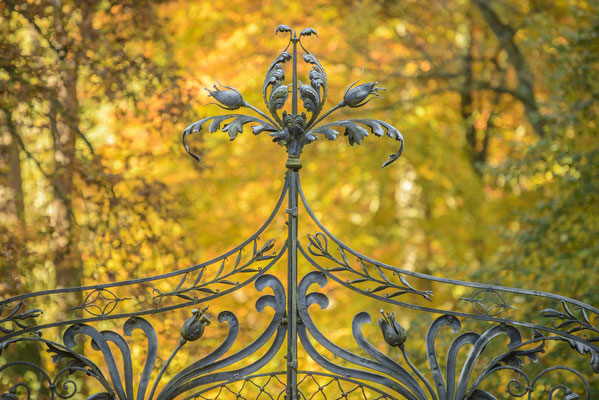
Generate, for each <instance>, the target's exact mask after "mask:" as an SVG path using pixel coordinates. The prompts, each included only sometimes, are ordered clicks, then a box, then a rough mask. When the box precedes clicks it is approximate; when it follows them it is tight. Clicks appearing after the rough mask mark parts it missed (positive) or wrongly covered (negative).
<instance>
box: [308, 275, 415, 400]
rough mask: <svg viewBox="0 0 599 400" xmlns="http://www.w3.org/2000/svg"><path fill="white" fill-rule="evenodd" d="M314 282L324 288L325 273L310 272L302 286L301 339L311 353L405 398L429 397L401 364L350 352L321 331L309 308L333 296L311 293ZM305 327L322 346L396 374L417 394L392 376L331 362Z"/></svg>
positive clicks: (322, 304) (338, 370)
mask: <svg viewBox="0 0 599 400" xmlns="http://www.w3.org/2000/svg"><path fill="white" fill-rule="evenodd" d="M314 283H316V284H318V285H320V287H324V285H325V284H326V278H325V276H324V275H322V274H321V273H320V272H310V273H308V274H307V275H306V276H304V277H303V278H302V280H301V281H300V284H299V286H298V307H299V313H300V316H301V319H302V322H303V325H302V326H301V329H302V332H301V334H300V338H301V340H302V345H303V346H304V348H305V349H306V351H307V352H308V354H310V356H311V357H312V358H313V359H314V360H315V361H317V362H318V363H319V364H321V365H322V366H325V365H326V366H325V368H327V369H329V370H331V371H333V372H336V373H341V372H344V373H345V374H348V373H349V374H351V375H353V376H359V377H361V378H363V379H368V378H370V379H369V380H372V381H374V382H377V383H380V384H383V385H385V386H387V387H389V388H391V389H393V390H395V391H397V392H398V393H400V394H402V395H403V396H404V397H406V398H408V399H413V400H426V394H425V393H424V391H423V390H422V389H421V388H420V386H419V385H418V383H417V382H416V381H415V380H414V379H413V378H412V377H411V376H410V374H409V373H408V372H407V371H406V370H404V369H403V368H401V367H400V366H399V365H398V364H396V363H394V362H392V361H391V360H389V359H387V358H385V359H384V362H383V363H380V362H376V361H373V360H370V359H368V358H364V357H361V356H358V355H356V354H354V353H352V352H350V351H347V350H345V349H343V348H342V347H339V346H337V345H336V344H334V343H333V342H331V341H330V340H329V339H328V338H327V337H326V336H325V335H323V334H322V333H321V332H320V331H319V330H318V328H317V327H316V325H315V324H314V322H313V321H312V319H311V317H310V313H309V312H308V307H309V306H310V305H311V304H318V305H319V306H320V308H321V309H325V308H326V307H328V305H329V299H328V297H326V296H325V295H324V294H322V293H317V292H314V293H310V294H307V291H308V287H309V286H310V285H312V284H314ZM304 327H305V329H304ZM305 330H307V331H308V332H310V335H312V337H313V338H314V340H316V341H317V342H318V343H319V344H320V345H321V346H323V347H324V348H326V349H327V350H329V351H330V352H331V353H333V354H335V355H337V356H339V357H341V358H342V359H344V360H346V361H349V362H350V363H352V364H356V365H360V366H363V367H366V368H369V369H372V370H375V371H378V372H382V373H384V374H388V375H390V376H393V377H394V378H395V379H396V380H397V381H400V382H402V383H403V384H404V385H406V386H407V387H408V389H409V390H410V391H411V392H413V393H414V394H415V395H414V394H412V393H410V392H408V391H407V390H405V389H404V388H403V387H401V386H399V385H398V384H397V383H396V382H393V381H391V380H389V379H386V378H383V377H381V378H382V379H380V380H377V378H376V377H377V375H374V374H372V373H368V372H366V371H358V370H350V369H348V368H345V367H341V366H337V365H335V364H333V363H331V362H330V361H328V360H326V359H324V357H322V356H321V355H320V354H318V353H317V352H316V350H315V349H314V347H313V346H312V344H311V343H310V340H309V339H308V336H307V335H306V332H305ZM389 361H391V362H389ZM323 364H324V365H323ZM397 367H399V368H397Z"/></svg>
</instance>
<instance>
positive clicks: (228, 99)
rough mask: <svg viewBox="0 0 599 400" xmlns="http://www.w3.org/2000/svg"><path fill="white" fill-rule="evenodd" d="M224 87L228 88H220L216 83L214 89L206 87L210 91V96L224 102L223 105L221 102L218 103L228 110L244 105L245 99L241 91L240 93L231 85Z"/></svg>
mask: <svg viewBox="0 0 599 400" xmlns="http://www.w3.org/2000/svg"><path fill="white" fill-rule="evenodd" d="M223 87H224V88H225V89H226V90H221V89H218V88H217V87H216V85H214V90H210V89H208V88H205V89H206V90H207V91H208V93H209V95H208V96H209V97H214V99H215V100H216V101H218V102H219V103H221V104H222V106H221V105H220V104H217V105H218V106H220V107H222V108H224V109H226V110H237V109H238V108H239V107H242V106H243V105H244V103H245V101H244V100H243V96H242V95H241V93H239V92H238V91H237V90H235V89H233V88H231V87H228V86H223ZM223 106H224V107H223Z"/></svg>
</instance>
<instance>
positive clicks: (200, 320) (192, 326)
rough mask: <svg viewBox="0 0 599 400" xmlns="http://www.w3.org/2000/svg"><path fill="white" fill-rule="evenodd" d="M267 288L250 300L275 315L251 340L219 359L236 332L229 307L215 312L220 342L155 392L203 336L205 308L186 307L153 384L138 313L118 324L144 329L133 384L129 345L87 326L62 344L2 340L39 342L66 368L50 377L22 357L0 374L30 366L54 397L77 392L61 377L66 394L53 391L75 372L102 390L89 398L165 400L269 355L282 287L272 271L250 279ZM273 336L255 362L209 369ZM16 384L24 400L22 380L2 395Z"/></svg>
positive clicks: (252, 367)
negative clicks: (223, 328) (91, 353)
mask: <svg viewBox="0 0 599 400" xmlns="http://www.w3.org/2000/svg"><path fill="white" fill-rule="evenodd" d="M267 287H269V288H271V289H272V291H273V293H274V295H264V296H262V297H260V298H259V299H258V301H257V302H256V309H257V310H258V311H259V312H263V311H264V309H265V308H266V307H271V308H273V309H274V311H275V313H274V316H273V319H272V321H271V322H270V324H269V325H268V326H267V328H266V329H265V330H264V331H263V332H262V334H261V335H260V336H259V337H258V338H257V339H256V340H255V341H254V342H253V343H251V344H249V345H248V346H246V347H244V348H243V349H242V350H240V351H238V352H236V353H234V354H231V355H229V356H226V357H224V356H225V354H226V353H227V351H228V350H229V349H230V348H231V346H232V345H233V343H234V342H235V340H236V338H237V335H238V333H239V322H238V319H237V317H236V316H235V315H234V314H233V313H231V312H229V311H223V312H221V313H220V314H219V315H218V321H219V322H220V323H225V322H226V323H227V324H228V326H229V333H228V335H227V337H226V338H225V340H224V341H223V342H222V343H221V345H220V346H218V347H217V348H216V349H214V350H213V351H212V352H211V353H210V354H208V355H207V356H205V357H204V358H201V359H199V360H197V361H195V362H194V363H193V364H191V365H189V366H188V367H186V368H184V369H183V370H181V371H180V372H178V373H177V374H176V375H175V376H174V377H173V378H172V379H170V380H169V381H168V382H167V383H166V384H165V385H164V387H163V388H162V389H161V390H160V391H157V388H158V384H159V383H160V382H161V379H162V377H163V376H164V373H165V371H166V370H167V368H168V367H169V365H170V364H171V362H172V360H173V359H174V357H175V356H176V354H177V353H178V352H179V351H180V350H181V349H182V348H183V347H184V346H185V345H186V344H187V343H188V342H193V341H196V340H199V339H200V338H201V337H202V336H203V334H204V330H205V328H206V326H207V325H209V324H210V321H209V316H208V315H207V314H206V311H207V307H206V308H204V309H202V310H193V311H192V317H190V318H189V319H188V320H187V321H185V323H184V324H183V326H182V328H181V339H180V341H179V344H178V345H177V346H176V347H175V349H174V350H173V351H172V353H171V355H170V356H169V358H168V359H167V360H166V362H165V363H164V364H163V365H162V367H161V369H160V371H159V373H158V375H157V376H156V378H155V380H154V384H153V385H152V386H151V387H150V380H151V375H152V372H153V370H154V367H155V364H156V356H157V351H158V338H157V335H156V331H155V330H154V328H153V327H152V325H151V324H150V323H149V322H148V321H147V320H145V319H144V318H140V317H131V318H129V319H128V320H127V321H126V322H125V324H124V325H123V332H124V333H125V335H127V336H131V335H132V333H133V331H134V330H140V331H142V332H143V333H144V335H145V337H146V340H147V347H146V359H145V362H144V366H143V370H142V372H141V375H139V379H138V380H137V382H134V381H135V379H134V377H135V376H136V375H135V374H134V373H133V371H134V362H133V359H132V352H131V348H130V347H129V344H128V343H127V340H126V339H125V338H124V337H123V336H121V335H120V334H118V333H116V332H114V331H98V330H97V329H95V328H94V327H92V326H90V325H87V324H76V325H72V326H70V327H69V328H68V329H67V330H66V331H65V333H64V335H63V344H60V343H55V342H52V341H50V340H46V339H42V338H39V337H17V338H13V339H11V340H9V341H6V342H3V343H2V346H1V347H0V350H5V349H7V348H8V347H9V346H11V345H15V344H16V343H27V342H38V343H42V344H44V345H45V346H46V347H47V348H48V350H47V351H48V353H50V354H52V361H53V362H54V363H60V362H62V361H68V362H67V366H66V367H64V368H62V369H60V370H59V372H58V373H57V374H56V377H55V378H54V379H52V378H50V375H49V374H48V373H46V372H45V371H44V370H43V369H42V368H41V367H39V366H37V365H35V364H33V363H30V362H26V361H17V362H10V363H7V364H5V365H3V366H1V367H0V372H2V371H4V370H7V369H9V368H11V367H17V366H19V367H28V368H32V369H33V370H35V371H36V372H38V373H39V374H40V375H41V376H42V377H43V378H44V380H45V381H46V382H47V384H48V389H49V390H50V391H51V392H52V394H53V396H54V395H56V396H58V397H60V398H70V397H72V396H73V395H74V394H75V393H76V392H77V386H76V384H75V383H74V381H73V380H67V381H66V382H64V383H62V388H63V389H65V390H67V389H68V393H59V392H58V388H59V385H58V383H57V382H59V380H60V379H61V378H62V377H63V375H64V376H68V375H71V374H73V373H75V372H78V371H79V372H83V373H85V374H86V375H87V376H90V377H92V378H94V379H95V380H96V381H97V382H98V383H99V384H100V385H101V386H102V387H103V388H104V390H105V392H100V393H96V394H94V395H93V396H92V397H89V398H90V399H92V398H93V399H113V398H118V399H122V400H125V399H130V400H133V399H139V400H142V399H146V398H147V399H150V400H151V399H153V398H154V395H156V396H155V398H156V399H157V400H161V399H170V398H174V397H176V396H178V395H179V394H182V393H185V392H186V391H188V390H192V389H194V388H196V387H198V386H201V385H204V384H207V383H214V382H219V381H226V380H229V379H231V378H236V377H238V376H240V375H246V374H250V373H252V372H254V371H256V370H257V369H259V368H261V367H262V366H264V365H265V364H266V363H267V362H268V361H269V360H271V359H272V357H273V356H274V354H276V352H277V351H278V349H279V348H280V346H281V344H282V343H283V339H284V337H285V333H286V325H285V324H283V323H282V322H283V317H284V315H285V291H284V289H283V285H282V284H281V282H280V281H279V280H278V279H277V278H275V277H274V276H272V275H263V276H261V277H259V278H258V279H257V280H256V288H257V289H258V290H260V291H262V290H264V289H265V288H267ZM79 336H87V337H88V338H90V339H91V347H92V348H93V349H94V350H96V351H99V352H101V354H102V359H103V361H104V363H105V364H104V365H105V367H106V369H107V371H108V374H107V375H106V374H105V373H104V372H103V368H101V366H99V365H97V364H95V363H94V362H92V361H91V360H90V359H88V358H87V357H84V356H83V355H81V354H79V353H77V352H76V351H75V350H74V348H75V346H76V345H77V340H76V338H77V337H79ZM273 336H274V340H273V342H272V343H271V345H270V347H269V349H268V350H267V351H266V353H265V354H263V355H262V356H260V357H259V358H258V359H257V360H254V361H252V362H251V363H250V364H248V365H246V366H242V367H240V368H238V369H234V370H227V371H224V372H214V371H218V370H220V369H223V368H225V367H228V366H230V365H233V364H235V363H237V362H239V361H241V360H243V359H246V358H248V357H250V356H252V355H254V354H255V353H256V351H258V350H260V349H261V348H262V347H264V346H265V345H266V344H267V343H268V341H269V340H271V339H272V338H273ZM110 344H112V345H114V346H115V347H116V348H117V349H118V351H119V353H120V354H119V358H121V359H122V362H123V366H122V369H121V368H119V366H118V365H117V361H116V360H117V358H116V357H115V353H114V351H113V347H111V345H110ZM135 384H137V391H136V394H135V396H134V387H135ZM19 388H24V389H25V391H26V392H27V398H29V397H30V394H31V390H30V388H29V386H28V384H27V383H24V382H23V383H18V384H16V385H13V386H12V387H11V388H10V390H9V391H8V392H7V393H5V394H4V395H3V397H2V398H3V399H9V398H11V396H16V394H17V391H18V389H19ZM148 391H149V392H148ZM147 392H148V393H149V395H148V397H146V393H147Z"/></svg>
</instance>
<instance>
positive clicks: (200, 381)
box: [156, 275, 287, 400]
mask: <svg viewBox="0 0 599 400" xmlns="http://www.w3.org/2000/svg"><path fill="white" fill-rule="evenodd" d="M266 287H270V288H271V289H272V290H273V292H274V296H273V295H265V296H262V297H260V298H259V299H258V300H257V301H256V309H257V310H258V311H259V312H262V311H264V308H265V307H271V308H273V309H274V310H275V314H274V316H273V319H272V321H271V323H270V324H269V325H268V327H267V328H266V329H265V330H264V332H263V333H262V334H261V335H260V336H259V337H258V338H257V339H256V340H255V341H254V342H252V343H251V344H250V345H248V346H247V347H245V348H244V349H242V350H240V351H238V352H237V353H235V354H232V355H231V356H229V357H227V358H224V359H222V360H219V361H213V360H212V358H213V357H214V355H208V356H207V359H208V361H211V362H209V363H206V361H205V360H200V361H198V362H197V363H194V364H192V365H191V366H189V367H188V368H186V369H185V370H183V371H181V372H180V373H179V374H177V375H176V376H175V377H174V378H173V379H172V380H171V382H172V383H169V384H167V385H166V386H165V387H164V388H163V389H162V391H161V392H160V393H159V394H158V396H157V398H156V400H165V399H170V398H174V397H176V396H178V395H180V394H182V393H184V392H186V391H188V390H191V389H193V388H196V387H198V386H201V385H205V384H208V383H213V382H218V381H223V380H229V379H231V378H238V377H239V376H244V375H247V374H251V373H253V372H255V371H257V370H258V369H260V368H261V367H263V366H264V365H266V363H267V362H268V361H270V360H271V359H272V358H273V357H274V356H275V354H276V353H277V351H278V350H279V348H280V347H281V345H282V344H283V341H284V339H285V335H286V333H287V325H286V324H283V317H284V316H285V312H286V309H285V304H286V302H285V289H284V288H283V284H282V283H281V281H279V280H278V279H277V278H276V277H275V276H273V275H264V276H262V277H260V279H259V280H257V281H256V288H257V289H258V290H260V291H262V290H264V289H265V288H266ZM275 333H276V335H275ZM273 335H275V338H274V340H273V343H272V344H271V346H270V348H269V349H268V350H267V352H266V353H265V354H264V355H263V356H262V357H260V358H259V359H258V360H257V361H255V362H253V363H251V364H249V365H247V366H245V367H242V368H239V369H235V370H232V371H226V372H217V373H213V374H208V373H209V372H212V371H215V370H218V369H221V368H223V367H226V366H229V365H231V364H234V363H236V362H238V361H240V360H242V359H244V358H246V357H248V356H249V355H251V354H253V353H255V352H256V351H257V350H259V349H260V348H262V347H263V346H264V345H265V344H266V343H267V342H268V341H269V340H270V338H271V337H272V336H273ZM208 357H212V358H208ZM200 375H201V376H200ZM192 378H193V379H192Z"/></svg>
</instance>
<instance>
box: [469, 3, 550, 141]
mask: <svg viewBox="0 0 599 400" xmlns="http://www.w3.org/2000/svg"><path fill="white" fill-rule="evenodd" d="M472 1H473V2H474V4H475V5H476V6H477V7H478V10H479V11H480V13H481V14H482V16H483V18H484V20H485V21H486V23H487V25H489V28H491V31H492V32H493V34H494V35H495V37H496V38H497V41H498V42H499V44H500V45H501V48H502V49H503V50H504V51H505V52H506V54H507V56H508V60H509V62H510V64H511V65H512V67H513V68H514V70H515V71H516V76H517V78H518V88H517V89H516V93H517V94H518V99H519V100H520V101H521V102H522V105H523V106H524V112H525V113H526V118H527V119H528V122H530V124H531V126H532V128H533V129H534V131H535V132H536V133H537V135H539V136H541V137H542V136H543V135H544V134H545V130H544V126H545V121H544V118H543V116H542V115H541V113H540V110H539V105H538V103H537V100H536V98H535V88H534V79H533V76H532V72H531V71H530V67H529V66H528V63H527V62H526V58H525V57H524V55H523V54H522V52H521V51H520V48H519V47H518V45H517V44H516V42H515V41H514V35H515V34H516V30H515V29H514V28H512V27H511V26H509V25H507V24H504V23H503V22H501V19H500V18H499V16H498V15H497V13H496V12H495V11H494V10H493V8H492V7H491V4H492V2H489V1H487V0H472Z"/></svg>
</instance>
